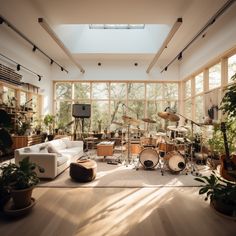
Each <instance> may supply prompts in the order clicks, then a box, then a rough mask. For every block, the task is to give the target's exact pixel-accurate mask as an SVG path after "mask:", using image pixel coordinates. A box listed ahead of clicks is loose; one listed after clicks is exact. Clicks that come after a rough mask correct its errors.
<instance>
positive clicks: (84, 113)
mask: <svg viewBox="0 0 236 236" xmlns="http://www.w3.org/2000/svg"><path fill="white" fill-rule="evenodd" d="M72 116H73V117H74V118H75V129H74V134H75V136H76V131H77V128H78V122H79V119H81V121H82V136H83V133H84V119H85V118H90V116H91V105H90V104H73V107H72Z"/></svg>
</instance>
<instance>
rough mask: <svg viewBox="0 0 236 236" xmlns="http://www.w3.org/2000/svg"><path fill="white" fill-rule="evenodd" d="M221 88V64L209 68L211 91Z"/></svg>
mask: <svg viewBox="0 0 236 236" xmlns="http://www.w3.org/2000/svg"><path fill="white" fill-rule="evenodd" d="M220 86H221V63H218V64H216V65H214V66H212V67H211V68H209V89H210V90H211V89H214V88H217V87H220Z"/></svg>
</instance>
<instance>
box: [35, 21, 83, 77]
mask: <svg viewBox="0 0 236 236" xmlns="http://www.w3.org/2000/svg"><path fill="white" fill-rule="evenodd" d="M38 23H39V24H40V25H41V26H42V28H43V29H44V30H45V31H46V32H47V33H48V34H49V36H51V38H52V39H53V40H54V41H55V42H56V43H57V45H58V46H59V47H60V48H61V49H62V50H63V51H64V53H65V54H66V55H67V56H68V57H69V59H70V60H71V61H72V62H73V63H74V64H75V65H76V66H77V67H78V68H79V69H80V71H81V72H82V73H84V72H85V70H84V68H83V67H82V66H81V65H80V64H79V63H78V62H77V60H76V59H75V58H74V57H73V55H72V54H71V52H70V51H69V50H68V49H67V47H66V46H65V45H64V44H63V42H62V41H61V40H60V39H59V37H58V36H57V34H56V33H55V32H54V30H53V29H52V28H51V27H50V25H49V24H48V23H47V22H46V21H45V19H43V18H38Z"/></svg>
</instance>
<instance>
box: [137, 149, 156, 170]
mask: <svg viewBox="0 0 236 236" xmlns="http://www.w3.org/2000/svg"><path fill="white" fill-rule="evenodd" d="M139 162H140V163H141V164H142V166H143V167H144V168H146V169H153V168H154V167H155V166H156V165H157V164H158V162H159V155H158V153H157V151H156V150H155V149H153V148H145V149H143V150H142V151H141V152H140V154H139Z"/></svg>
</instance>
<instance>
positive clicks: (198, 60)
mask: <svg viewBox="0 0 236 236" xmlns="http://www.w3.org/2000/svg"><path fill="white" fill-rule="evenodd" d="M196 33H197V32H196ZM234 46H236V4H235V3H234V5H233V6H232V7H231V8H230V9H228V11H227V12H225V14H224V15H222V16H221V17H220V18H218V19H217V21H216V22H215V23H214V24H213V25H212V26H211V27H210V28H209V29H208V30H207V33H206V36H205V37H204V38H201V37H199V38H198V39H197V40H196V41H195V42H194V43H193V44H192V45H191V46H190V47H189V48H188V49H187V50H186V53H184V54H183V60H182V61H181V64H180V79H183V78H186V77H187V76H189V75H190V74H191V73H193V72H195V71H197V70H198V69H199V68H201V67H202V66H204V65H206V64H207V63H208V62H209V61H211V60H213V59H214V58H216V57H217V56H219V55H220V54H222V53H224V52H225V51H227V50H228V49H230V48H232V47H234Z"/></svg>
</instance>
